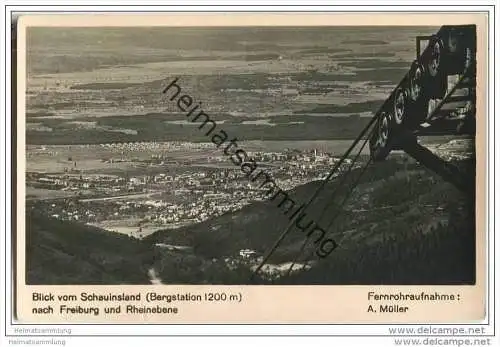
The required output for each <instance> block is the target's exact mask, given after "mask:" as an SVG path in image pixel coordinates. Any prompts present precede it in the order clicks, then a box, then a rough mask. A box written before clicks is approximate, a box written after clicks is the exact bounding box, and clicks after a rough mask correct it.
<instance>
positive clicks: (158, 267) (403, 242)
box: [26, 159, 475, 284]
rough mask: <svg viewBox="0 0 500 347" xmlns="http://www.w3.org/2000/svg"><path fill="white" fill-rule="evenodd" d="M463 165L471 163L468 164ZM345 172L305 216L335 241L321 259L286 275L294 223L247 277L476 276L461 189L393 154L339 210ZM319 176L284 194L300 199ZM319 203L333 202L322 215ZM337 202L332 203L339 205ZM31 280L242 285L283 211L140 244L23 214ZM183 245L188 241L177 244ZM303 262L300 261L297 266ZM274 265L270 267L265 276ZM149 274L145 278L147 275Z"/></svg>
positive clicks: (454, 279)
mask: <svg viewBox="0 0 500 347" xmlns="http://www.w3.org/2000/svg"><path fill="white" fill-rule="evenodd" d="M471 164H473V163H472V162H471ZM359 172H360V169H356V170H354V171H353V172H351V173H350V176H349V178H348V180H347V182H344V183H343V184H342V185H341V186H340V188H339V190H338V191H337V194H336V195H334V196H330V193H331V192H332V191H333V190H334V189H335V187H336V185H338V184H339V183H338V182H339V180H338V179H337V180H336V181H335V182H333V183H331V184H329V185H328V186H327V187H326V191H325V192H324V193H323V194H322V195H321V196H320V198H319V199H318V200H317V202H316V203H315V204H313V205H312V206H311V208H310V209H309V210H308V217H307V219H308V220H314V221H316V222H318V223H320V225H322V226H323V227H325V228H326V226H327V225H328V224H329V222H330V220H331V218H332V216H334V215H336V214H337V213H338V212H340V213H338V218H337V219H335V221H334V223H333V224H332V227H331V228H330V229H329V230H328V231H329V233H330V235H331V237H332V238H334V239H335V240H336V241H337V242H338V243H339V247H338V248H337V249H335V250H334V251H333V252H332V253H331V254H330V255H329V256H328V257H326V258H324V259H319V258H318V257H317V256H313V257H309V255H310V254H313V253H314V248H313V247H312V246H311V245H312V243H310V244H309V246H307V247H306V252H304V254H303V255H302V256H300V257H299V258H298V264H299V265H301V264H304V263H305V261H306V260H310V262H309V265H311V268H309V269H306V270H300V271H295V272H293V273H292V274H291V276H288V277H287V276H285V273H286V271H284V270H286V269H287V268H288V265H287V264H290V262H291V261H293V260H294V259H295V258H296V257H297V255H298V254H299V253H298V251H299V249H300V248H301V245H302V243H303V241H304V235H305V234H304V233H302V232H300V231H299V230H298V229H297V228H294V229H292V231H291V232H290V235H289V236H287V237H286V238H285V240H284V242H283V244H282V246H281V247H279V248H278V249H277V251H276V252H275V253H274V255H273V256H272V257H271V258H270V261H269V263H270V264H271V270H270V271H271V273H269V272H267V271H268V270H266V271H265V272H264V273H265V275H264V276H263V278H260V277H259V278H258V279H257V280H255V281H254V282H253V283H268V284H271V283H272V284H459V283H461V284H473V283H474V282H475V217H474V198H473V197H471V196H465V195H464V194H463V193H461V192H459V191H458V190H457V189H456V188H455V187H453V186H452V185H450V184H448V183H445V182H443V180H442V179H441V178H440V177H437V176H436V175H434V174H433V173H432V172H429V171H428V170H426V169H424V168H423V167H422V166H420V165H419V164H417V163H405V162H404V161H402V160H399V159H391V160H387V161H386V162H383V163H377V164H376V165H373V166H371V167H370V168H369V169H368V170H367V171H366V173H365V175H363V178H362V179H361V181H360V184H359V185H358V186H357V187H356V188H355V189H354V191H353V194H352V197H351V199H350V200H348V203H347V204H346V205H343V207H340V202H341V201H342V200H343V199H344V196H345V195H344V194H345V193H346V192H347V190H348V189H349V186H350V185H349V184H348V183H349V181H350V180H354V179H355V178H356V177H357V175H358V174H359ZM318 184H319V183H318V182H311V183H309V184H306V185H303V186H300V187H297V188H296V189H294V190H292V191H290V192H289V195H290V196H291V197H293V199H294V200H295V201H296V202H297V204H299V205H300V204H301V203H302V202H305V201H307V199H308V198H309V196H310V195H311V193H312V192H313V191H314V190H315V188H316V187H317V186H318ZM327 202H334V204H333V205H332V206H330V208H329V209H328V210H327V211H328V212H327V213H326V214H325V215H324V217H323V219H320V218H319V216H320V214H321V211H322V210H323V208H324V206H325V204H326V203H327ZM339 209H340V210H339ZM26 222H27V225H26V236H27V238H26V251H27V282H28V283H29V284H84V283H85V284H141V283H144V284H145V283H151V282H152V281H151V273H154V274H155V276H154V277H155V278H154V281H155V282H156V283H158V282H161V283H164V284H173V283H177V284H248V283H249V278H250V274H251V268H252V267H253V266H255V264H256V262H255V261H251V260H248V259H242V257H241V256H240V250H242V249H252V250H255V251H256V253H257V255H260V256H262V254H264V253H265V252H266V251H267V250H268V249H269V247H270V246H271V245H272V244H273V242H274V241H275V240H276V238H277V237H278V235H279V234H280V233H281V232H282V231H283V230H284V228H285V227H286V225H287V223H288V217H287V216H285V215H284V214H283V210H282V209H280V208H279V207H277V203H276V202H272V201H267V202H256V203H254V204H252V205H250V206H247V207H245V208H243V209H241V210H239V211H236V212H234V213H227V214H224V215H222V216H220V217H217V218H214V219H212V220H208V221H206V222H203V223H199V224H196V225H192V226H188V227H184V228H180V229H176V230H163V231H158V232H156V233H154V234H152V235H150V236H148V237H146V238H144V239H143V240H142V241H140V240H136V239H132V238H129V237H127V236H125V235H122V234H118V233H112V232H107V231H103V230H100V229H97V228H95V227H90V226H84V225H82V224H77V223H72V222H62V221H58V220H55V219H52V218H48V217H43V216H40V215H39V214H37V213H34V212H33V211H29V212H28V214H27V218H26ZM178 246H187V247H178ZM299 268H301V266H300V267H299ZM273 271H274V273H273ZM148 274H149V276H148Z"/></svg>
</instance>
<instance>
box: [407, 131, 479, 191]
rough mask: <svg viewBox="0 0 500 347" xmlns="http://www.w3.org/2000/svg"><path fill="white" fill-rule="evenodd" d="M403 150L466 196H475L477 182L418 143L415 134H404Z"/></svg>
mask: <svg viewBox="0 0 500 347" xmlns="http://www.w3.org/2000/svg"><path fill="white" fill-rule="evenodd" d="M401 145H402V146H401V147H402V149H403V150H404V151H405V152H406V153H407V154H408V155H410V156H411V157H413V158H414V159H415V160H417V161H418V162H419V163H421V164H422V165H424V166H425V167H427V168H428V169H430V170H432V171H434V172H435V173H437V174H438V175H439V176H441V177H442V178H443V179H444V180H445V181H447V182H449V183H451V184H453V185H454V186H455V187H457V188H458V189H459V190H461V191H462V192H464V193H466V194H474V192H475V180H474V178H472V179H470V178H468V175H464V174H463V173H462V172H461V171H460V170H459V169H458V168H457V167H456V166H455V165H453V164H450V163H448V162H447V161H445V160H443V159H442V158H440V157H439V156H437V155H436V154H434V153H432V152H431V151H430V150H429V149H427V148H425V147H424V146H422V145H420V144H419V143H417V139H416V137H415V136H414V135H413V134H409V133H407V134H404V135H403V136H402V141H401Z"/></svg>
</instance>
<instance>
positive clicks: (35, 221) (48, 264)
mask: <svg viewBox="0 0 500 347" xmlns="http://www.w3.org/2000/svg"><path fill="white" fill-rule="evenodd" d="M152 257H153V252H152V247H149V246H147V245H145V244H144V243H141V242H140V241H138V240H135V239H132V238H129V237H128V236H125V235H122V234H118V233H113V232H108V231H105V230H101V229H98V228H95V227H91V226H85V225H82V224H78V223H72V222H67V221H65V222H63V221H58V220H56V219H52V218H48V217H42V216H40V215H37V214H36V213H30V212H28V214H27V218H26V265H27V266H26V268H27V271H26V274H27V276H26V282H27V283H28V284H141V283H143V284H147V283H149V279H148V276H147V269H148V264H151V263H152V262H153V258H152Z"/></svg>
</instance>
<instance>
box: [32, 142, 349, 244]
mask: <svg viewBox="0 0 500 347" xmlns="http://www.w3.org/2000/svg"><path fill="white" fill-rule="evenodd" d="M205 145H207V144H192V143H186V144H182V143H162V144H158V143H155V144H153V143H152V144H148V143H114V144H102V145H97V146H96V150H97V148H99V149H100V150H106V151H107V152H108V153H111V154H110V155H109V157H108V158H103V159H101V160H100V161H101V163H102V164H103V165H105V164H113V165H115V167H116V165H120V164H126V165H128V167H129V168H130V167H133V169H132V170H130V169H127V170H125V169H124V170H121V171H119V172H116V173H102V172H103V171H104V172H105V170H100V171H98V172H95V171H96V170H91V169H90V168H88V167H85V166H83V167H82V164H80V163H79V162H78V160H77V159H75V158H72V157H68V158H64V159H63V160H64V161H65V165H63V166H64V168H63V170H62V172H50V173H49V172H46V173H44V172H40V171H38V172H33V171H31V172H30V171H29V170H28V172H27V175H26V186H27V206H28V208H33V209H37V210H39V211H41V212H43V213H44V214H47V215H48V216H50V217H53V218H57V219H61V220H70V221H77V222H81V223H88V224H93V225H99V226H101V227H104V228H105V229H110V230H114V231H120V232H125V233H127V234H129V235H131V236H134V237H139V238H140V237H143V236H145V235H147V234H149V233H151V232H154V231H156V230H159V229H168V228H178V227H181V226H185V225H189V224H193V223H199V222H202V221H204V220H207V219H209V218H213V217H216V216H219V215H221V214H224V213H227V212H231V211H236V210H238V209H241V208H242V207H243V206H245V205H248V204H249V203H251V202H254V201H261V200H264V199H265V191H266V189H265V188H259V183H258V182H252V181H251V180H249V179H248V177H247V176H245V175H244V173H243V172H242V171H241V170H240V169H239V168H238V167H236V166H234V165H232V164H231V163H230V162H228V158H227V156H224V155H222V154H221V155H208V156H205V157H198V158H197V159H192V158H191V157H189V156H188V157H186V158H185V159H182V158H180V156H171V155H170V154H169V150H171V151H172V153H175V151H176V150H179V148H180V147H184V148H183V149H187V150H189V148H185V147H186V146H187V147H192V148H191V149H193V150H200V149H203V146H205ZM208 145H210V144H208ZM154 146H156V147H157V148H156V149H161V150H156V151H153V152H154V153H153V154H150V155H149V156H148V157H144V156H143V157H142V158H136V157H134V155H133V154H134V153H138V152H140V151H142V150H145V149H146V148H149V149H151V147H154ZM195 147H197V148H195ZM88 150H90V151H92V149H88ZM51 151H52V152H51ZM163 151H165V152H163ZM248 153H249V155H250V156H251V157H252V158H254V159H255V160H256V162H258V164H259V168H260V169H262V170H264V171H266V172H267V173H268V175H269V176H270V177H273V178H274V180H275V182H276V183H277V185H278V186H279V187H280V188H281V189H283V190H289V189H292V188H294V187H296V186H298V185H302V184H304V183H306V182H310V181H313V180H319V179H322V178H324V176H325V175H326V174H327V173H328V171H329V169H330V168H331V167H332V165H333V164H334V163H335V162H336V161H337V160H338V159H337V158H336V157H334V156H333V154H330V153H325V152H321V151H318V150H295V149H294V150H290V149H285V150H283V151H281V152H268V151H254V152H248ZM30 155H31V156H32V157H33V156H36V155H40V156H41V155H45V156H49V157H50V156H51V155H53V156H57V155H59V153H57V152H54V149H53V148H51V147H50V146H47V147H40V148H37V149H36V150H33V151H31V153H30ZM350 163H351V162H350V160H347V162H346V163H345V164H344V165H349V164H350ZM30 192H38V193H39V192H46V193H47V194H43V196H42V197H40V195H36V194H30ZM51 192H52V193H54V194H55V195H54V194H52V195H51V194H49V193H51ZM121 222H123V223H122V224H121Z"/></svg>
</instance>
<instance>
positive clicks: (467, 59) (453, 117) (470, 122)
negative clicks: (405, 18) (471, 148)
mask: <svg viewBox="0 0 500 347" xmlns="http://www.w3.org/2000/svg"><path fill="white" fill-rule="evenodd" d="M422 41H427V42H428V43H427V46H426V48H425V49H424V51H423V52H422V54H421V53H420V46H421V42H422ZM416 50H417V52H416V59H415V60H414V61H413V62H412V63H411V65H410V68H409V71H408V72H407V73H406V74H405V76H404V77H403V79H402V80H401V81H400V82H399V84H398V85H397V86H396V88H395V89H394V90H393V92H392V93H391V94H390V96H389V97H388V98H387V99H386V100H385V101H384V103H383V104H382V106H381V107H380V109H379V110H378V111H377V112H376V114H375V115H374V116H373V117H372V119H371V120H370V122H369V123H368V124H367V125H366V126H365V128H364V129H363V130H362V131H361V133H360V134H359V136H358V137H357V138H356V139H355V140H354V141H353V143H352V145H351V146H350V147H349V149H348V150H347V151H346V152H345V153H344V155H343V156H342V157H341V158H340V160H339V161H338V162H337V163H336V165H335V166H334V167H333V168H332V170H331V171H330V173H329V174H328V176H327V177H326V178H325V179H324V180H323V181H322V183H321V184H320V186H319V187H318V189H317V190H316V191H315V192H314V193H313V194H312V195H311V197H310V199H309V200H308V201H307V203H306V204H305V206H304V209H303V211H305V210H306V209H307V208H308V207H309V206H310V205H311V203H312V202H313V201H314V200H315V199H316V198H317V197H318V196H319V194H320V193H321V192H322V191H323V189H324V188H325V186H326V184H327V183H328V182H329V181H330V180H331V179H332V177H334V174H335V172H337V170H338V169H339V168H340V167H341V165H342V164H343V163H344V161H345V160H346V159H347V157H348V156H349V155H350V153H351V152H352V150H353V149H354V147H355V146H356V145H357V144H358V143H359V142H360V141H361V140H362V139H363V138H365V136H367V138H366V139H367V141H368V142H369V148H370V160H369V161H368V163H366V164H365V167H364V168H363V170H362V173H361V174H360V176H361V175H362V174H363V173H364V171H365V170H366V168H367V166H368V165H369V164H370V163H371V162H374V163H376V162H380V161H383V160H385V159H386V158H387V156H388V155H389V154H390V152H391V151H392V150H395V149H399V150H403V151H405V152H406V153H407V154H408V155H410V156H411V157H413V158H414V159H415V160H417V161H418V162H419V163H421V164H422V165H423V166H425V167H427V168H428V169H430V170H432V171H434V172H435V173H437V174H438V175H440V176H441V177H442V178H443V179H444V180H446V181H448V182H450V183H452V184H453V185H454V186H455V187H456V188H458V189H459V190H461V191H463V192H465V193H472V194H474V192H475V189H474V188H475V186H474V182H473V181H471V180H470V179H468V178H467V177H466V176H465V175H463V174H462V173H461V172H460V170H459V169H458V168H457V167H456V166H454V165H453V164H451V163H449V162H447V161H446V160H444V159H442V158H440V157H439V156H437V155H436V154H434V153H433V152H432V151H430V150H429V149H427V148H425V147H424V146H423V145H421V144H419V143H418V136H422V135H427V136H431V135H461V134H468V135H475V123H476V26H475V25H448V26H442V27H441V28H440V30H439V31H438V32H437V33H436V34H434V35H431V36H417V38H416ZM452 76H455V77H456V78H455V79H456V81H455V82H454V83H453V82H452V83H450V82H449V78H450V77H452ZM433 104H434V105H435V106H433V107H432V106H431V105H433ZM372 127H373V128H372ZM370 128H372V130H371V131H370V132H369V130H370ZM365 143H366V142H365ZM352 167H353V166H351V167H350V169H349V170H348V172H346V173H344V175H348V174H349V171H350V170H352ZM356 181H358V180H356ZM356 184H357V183H355V185H356ZM354 188H355V187H354V186H353V187H352V188H351V191H352V190H353V189H354ZM330 199H331V200H332V201H333V197H330ZM347 199H348V196H347V197H346V198H345V199H344V200H343V202H342V204H344V203H345V202H346V201H347ZM341 207H342V206H340V208H341ZM334 219H335V218H334ZM334 219H332V221H331V223H330V225H329V227H330V226H331V224H332V223H333V220H334ZM294 222H295V221H294V220H291V221H290V222H289V224H288V226H287V227H286V229H285V230H284V231H283V232H282V233H281V234H280V235H279V237H278V239H277V240H276V242H275V243H274V244H273V245H272V247H271V248H270V250H269V251H268V252H267V254H266V255H265V256H264V258H263V260H262V261H261V263H260V264H259V265H258V266H257V267H256V269H255V270H254V272H253V274H252V276H251V280H252V279H253V278H254V276H255V275H256V274H257V273H258V272H259V271H260V270H261V269H262V267H263V266H264V265H265V263H266V262H267V261H268V260H269V258H270V257H271V256H272V254H273V253H274V251H275V250H276V249H277V248H278V247H279V245H280V243H281V242H282V241H283V240H284V238H285V237H286V235H287V234H288V233H289V232H290V231H291V230H292V227H293V225H294ZM328 229H329V228H328ZM306 242H307V240H306V241H305V242H304V244H303V245H302V248H301V252H302V251H303V250H304V248H305V243H306ZM298 256H300V254H299V255H298ZM298 256H297V257H296V258H295V260H294V262H292V265H291V267H290V268H289V271H288V273H290V272H291V271H292V270H293V265H294V264H295V262H296V261H297V259H298Z"/></svg>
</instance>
